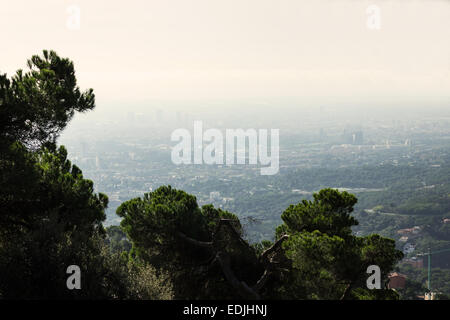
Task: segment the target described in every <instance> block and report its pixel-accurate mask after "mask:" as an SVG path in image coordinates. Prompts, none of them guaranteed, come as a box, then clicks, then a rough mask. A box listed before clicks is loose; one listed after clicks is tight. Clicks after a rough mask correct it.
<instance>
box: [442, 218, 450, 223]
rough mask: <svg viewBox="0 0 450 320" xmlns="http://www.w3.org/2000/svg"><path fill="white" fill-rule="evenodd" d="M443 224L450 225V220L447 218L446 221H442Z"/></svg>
mask: <svg viewBox="0 0 450 320" xmlns="http://www.w3.org/2000/svg"><path fill="white" fill-rule="evenodd" d="M442 223H450V219H449V218H445V219H444V220H442Z"/></svg>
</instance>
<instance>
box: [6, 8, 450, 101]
mask: <svg viewBox="0 0 450 320" xmlns="http://www.w3.org/2000/svg"><path fill="white" fill-rule="evenodd" d="M0 4H1V6H0V30H1V31H0V33H1V34H0V35H1V39H2V44H1V46H2V47H1V52H0V57H1V59H0V71H2V72H7V73H8V74H9V75H11V73H12V72H13V71H15V70H16V69H18V68H24V67H25V62H26V59H27V58H29V57H30V56H31V55H32V54H35V53H39V52H40V51H41V50H42V49H53V50H56V51H57V52H58V53H59V54H60V55H63V56H67V57H69V58H71V59H72V60H73V61H74V62H75V68H76V72H77V75H78V78H79V83H80V86H81V87H82V88H86V87H92V88H94V91H95V92H96V95H97V101H101V102H123V101H146V100H151V99H177V100H184V99H186V100H191V99H217V100H221V99H246V98H261V99H264V98H276V97H300V98H304V99H308V98H317V97H337V98H339V99H342V101H345V99H349V98H350V97H353V98H354V97H359V98H361V99H362V100H364V99H376V97H385V98H386V97H401V98H404V99H411V100H414V99H419V100H422V99H423V100H425V101H426V99H428V98H430V97H434V99H441V98H442V99H444V100H446V101H447V102H448V101H450V100H449V96H450V94H449V93H450V1H439V0H435V1H433V0H421V1H412V0H411V1H408V0H403V1H402V0H396V1H362V0H353V1H351V0H345V1H344V0H329V1H323V0H159V1H152V0H146V1H137V0H129V1H113V0H108V1H98V0H95V1H93V0H90V1H84V0H78V1H76V0H73V1H64V0H53V1H50V0H44V1H42V0H40V1H29V0H28V1H22V0H14V1H12V0H10V1H6V0H0ZM371 4H375V5H377V6H378V7H379V8H380V10H381V11H380V18H381V20H380V21H381V24H380V29H379V30H372V29H369V28H368V27H367V20H368V18H369V16H373V15H371V14H370V13H367V12H366V9H367V7H368V6H369V5H371ZM71 5H76V6H77V7H78V8H79V9H80V20H79V21H80V25H79V26H80V28H79V29H76V17H75V16H74V14H75V15H76V12H75V11H76V10H75V11H70V9H69V11H68V8H70V6H71ZM74 19H75V20H74ZM74 21H75V22H74ZM68 23H69V27H68ZM70 23H72V24H70ZM74 28H75V30H73V29H74Z"/></svg>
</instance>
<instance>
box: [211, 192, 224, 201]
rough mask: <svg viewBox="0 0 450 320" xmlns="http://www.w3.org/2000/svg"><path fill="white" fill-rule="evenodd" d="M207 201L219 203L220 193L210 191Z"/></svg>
mask: <svg viewBox="0 0 450 320" xmlns="http://www.w3.org/2000/svg"><path fill="white" fill-rule="evenodd" d="M209 199H210V200H211V201H219V200H221V198H220V192H219V191H212V192H210V193H209Z"/></svg>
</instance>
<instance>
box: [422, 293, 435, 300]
mask: <svg viewBox="0 0 450 320" xmlns="http://www.w3.org/2000/svg"><path fill="white" fill-rule="evenodd" d="M435 299H436V293H435V292H427V293H425V299H424V300H435Z"/></svg>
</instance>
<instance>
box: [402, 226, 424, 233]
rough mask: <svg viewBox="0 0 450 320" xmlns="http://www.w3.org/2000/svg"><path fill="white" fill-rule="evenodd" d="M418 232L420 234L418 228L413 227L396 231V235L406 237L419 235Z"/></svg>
mask: <svg viewBox="0 0 450 320" xmlns="http://www.w3.org/2000/svg"><path fill="white" fill-rule="evenodd" d="M419 232H420V227H418V226H415V227H413V228H407V229H400V230H397V233H398V234H401V235H407V234H419Z"/></svg>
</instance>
